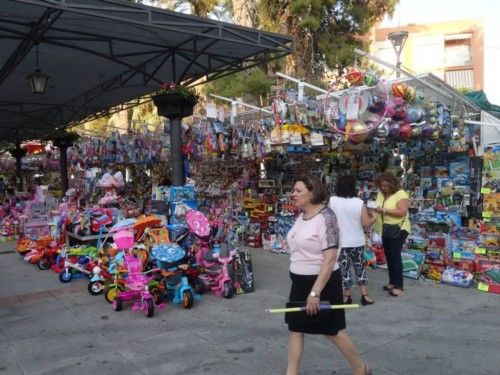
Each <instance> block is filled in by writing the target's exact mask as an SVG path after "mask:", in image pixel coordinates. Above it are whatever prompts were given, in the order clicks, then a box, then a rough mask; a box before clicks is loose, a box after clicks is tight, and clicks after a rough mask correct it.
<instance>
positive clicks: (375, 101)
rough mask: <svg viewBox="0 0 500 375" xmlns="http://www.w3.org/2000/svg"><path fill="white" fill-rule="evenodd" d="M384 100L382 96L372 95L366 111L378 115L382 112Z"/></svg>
mask: <svg viewBox="0 0 500 375" xmlns="http://www.w3.org/2000/svg"><path fill="white" fill-rule="evenodd" d="M384 106H385V100H384V97H383V96H382V95H373V96H372V100H371V102H370V105H369V106H368V110H369V111H370V112H372V113H379V112H382V111H383V110H384Z"/></svg>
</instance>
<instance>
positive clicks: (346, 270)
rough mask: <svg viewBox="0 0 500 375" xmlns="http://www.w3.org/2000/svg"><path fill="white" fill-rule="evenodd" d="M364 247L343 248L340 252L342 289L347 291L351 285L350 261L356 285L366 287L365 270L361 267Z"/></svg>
mask: <svg viewBox="0 0 500 375" xmlns="http://www.w3.org/2000/svg"><path fill="white" fill-rule="evenodd" d="M364 249H365V247H364V246H359V247H344V248H342V250H341V251H340V256H339V266H340V271H341V272H342V288H344V289H349V288H351V286H352V285H353V283H352V277H351V261H352V262H353V265H354V272H355V273H356V279H357V283H358V285H366V283H367V281H366V269H365V266H364V265H363V263H364V261H363V251H364Z"/></svg>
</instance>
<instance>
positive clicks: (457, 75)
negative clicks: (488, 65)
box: [444, 69, 474, 90]
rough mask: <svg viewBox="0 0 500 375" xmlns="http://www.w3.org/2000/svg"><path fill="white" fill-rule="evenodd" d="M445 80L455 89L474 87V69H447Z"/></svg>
mask: <svg viewBox="0 0 500 375" xmlns="http://www.w3.org/2000/svg"><path fill="white" fill-rule="evenodd" d="M444 80H445V82H446V83H447V84H449V85H450V86H451V87H453V88H455V89H470V90H473V89H474V70H472V69H459V70H447V71H446V72H445V73H444Z"/></svg>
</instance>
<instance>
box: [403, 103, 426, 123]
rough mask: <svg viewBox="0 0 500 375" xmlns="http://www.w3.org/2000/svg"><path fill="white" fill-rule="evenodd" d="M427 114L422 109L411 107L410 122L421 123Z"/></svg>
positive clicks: (409, 110)
mask: <svg viewBox="0 0 500 375" xmlns="http://www.w3.org/2000/svg"><path fill="white" fill-rule="evenodd" d="M424 115H425V112H424V110H423V109H422V108H420V107H415V106H410V107H408V111H407V116H406V117H407V119H408V122H420V121H422V118H423V117H424Z"/></svg>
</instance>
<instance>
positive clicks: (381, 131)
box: [375, 120, 390, 139]
mask: <svg viewBox="0 0 500 375" xmlns="http://www.w3.org/2000/svg"><path fill="white" fill-rule="evenodd" d="M389 133H390V129H389V125H388V124H387V121H385V120H384V121H382V122H381V123H380V124H378V126H377V130H376V132H375V135H376V136H377V138H379V139H385V138H387V137H388V136H389Z"/></svg>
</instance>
